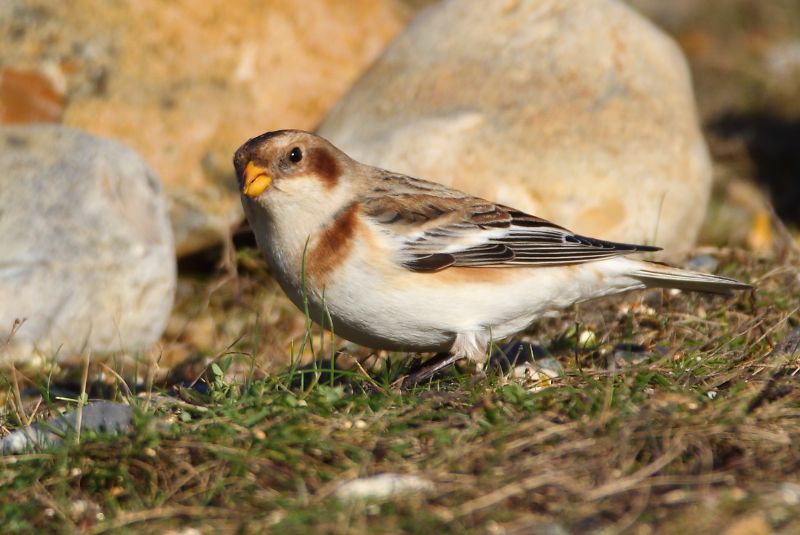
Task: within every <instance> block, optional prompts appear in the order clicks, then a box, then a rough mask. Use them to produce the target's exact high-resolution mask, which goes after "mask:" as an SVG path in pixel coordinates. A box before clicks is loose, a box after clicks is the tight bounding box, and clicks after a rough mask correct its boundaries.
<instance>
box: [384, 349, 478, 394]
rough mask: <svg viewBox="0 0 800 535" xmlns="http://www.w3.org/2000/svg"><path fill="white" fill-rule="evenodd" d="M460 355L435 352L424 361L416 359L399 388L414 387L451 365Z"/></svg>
mask: <svg viewBox="0 0 800 535" xmlns="http://www.w3.org/2000/svg"><path fill="white" fill-rule="evenodd" d="M462 358H464V357H462V356H461V355H452V354H450V353H437V354H436V355H434V356H433V357H431V358H429V359H428V360H426V361H425V362H422V361H418V362H416V363H415V364H414V365H413V366H412V367H411V369H410V370H409V371H408V375H407V376H406V378H405V379H403V383H402V384H401V385H400V390H408V389H410V388H413V387H415V386H416V385H418V384H420V383H421V382H423V381H425V380H426V379H429V378H430V377H432V376H433V375H434V374H435V373H437V372H438V371H440V370H443V369H444V368H447V367H448V366H450V365H452V364H453V363H455V362H458V361H459V360H461V359H462Z"/></svg>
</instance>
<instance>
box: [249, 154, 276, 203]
mask: <svg viewBox="0 0 800 535" xmlns="http://www.w3.org/2000/svg"><path fill="white" fill-rule="evenodd" d="M270 184H272V177H271V176H269V175H268V174H267V171H266V170H265V169H264V168H263V167H259V166H258V165H256V164H254V163H253V162H248V164H247V167H245V168H244V181H243V183H242V193H243V194H245V195H247V196H248V197H258V196H259V195H261V194H262V193H263V192H264V190H265V189H267V188H268V187H269V185H270Z"/></svg>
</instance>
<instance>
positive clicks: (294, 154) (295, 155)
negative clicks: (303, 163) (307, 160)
mask: <svg viewBox="0 0 800 535" xmlns="http://www.w3.org/2000/svg"><path fill="white" fill-rule="evenodd" d="M302 159H303V151H301V150H300V147H295V148H293V149H292V150H291V151H289V161H290V162H292V163H297V162H299V161H300V160H302Z"/></svg>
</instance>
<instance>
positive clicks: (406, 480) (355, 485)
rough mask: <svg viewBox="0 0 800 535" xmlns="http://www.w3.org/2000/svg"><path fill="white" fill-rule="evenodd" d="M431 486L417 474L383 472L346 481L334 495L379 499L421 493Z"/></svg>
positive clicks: (430, 489)
mask: <svg viewBox="0 0 800 535" xmlns="http://www.w3.org/2000/svg"><path fill="white" fill-rule="evenodd" d="M433 488H434V486H433V483H432V482H431V481H429V480H427V479H424V478H422V477H419V476H414V475H408V474H392V473H385V474H378V475H374V476H370V477H362V478H359V479H352V480H350V481H347V482H345V483H343V484H342V485H340V486H339V488H338V489H336V493H335V495H336V497H337V498H338V499H340V500H342V501H355V500H376V501H381V500H387V499H389V498H392V497H395V496H398V495H409V494H423V493H427V492H430V491H432V490H433Z"/></svg>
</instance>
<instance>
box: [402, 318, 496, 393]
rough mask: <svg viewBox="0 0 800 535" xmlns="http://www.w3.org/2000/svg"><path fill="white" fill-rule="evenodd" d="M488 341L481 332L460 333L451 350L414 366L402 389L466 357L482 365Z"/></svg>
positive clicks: (471, 361)
mask: <svg viewBox="0 0 800 535" xmlns="http://www.w3.org/2000/svg"><path fill="white" fill-rule="evenodd" d="M488 343H489V337H488V336H486V335H483V334H481V333H475V332H467V333H458V334H457V335H456V339H455V341H454V342H453V347H452V348H451V349H450V351H449V352H447V353H437V354H436V355H434V356H433V357H432V358H430V359H428V360H427V361H425V362H422V363H419V364H417V365H415V366H414V367H412V368H411V370H410V372H409V374H408V375H407V376H406V378H405V379H404V380H403V383H402V385H400V388H401V389H402V390H406V389H408V388H411V387H413V386H414V385H417V384H419V383H421V382H422V381H424V380H425V379H428V378H430V377H431V376H432V375H433V374H435V373H436V372H438V371H440V370H443V369H444V368H446V367H448V366H450V365H452V364H454V363H455V362H458V361H459V360H461V359H464V358H465V359H467V360H468V361H469V362H470V363H473V364H476V365H478V367H480V366H481V365H482V364H483V363H484V362H485V361H486V347H487V345H488Z"/></svg>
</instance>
